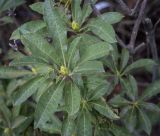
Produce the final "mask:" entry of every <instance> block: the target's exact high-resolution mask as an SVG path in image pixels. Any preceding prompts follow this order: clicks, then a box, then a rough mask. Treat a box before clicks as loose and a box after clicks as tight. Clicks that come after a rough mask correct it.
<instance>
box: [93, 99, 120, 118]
mask: <svg viewBox="0 0 160 136" xmlns="http://www.w3.org/2000/svg"><path fill="white" fill-rule="evenodd" d="M91 104H92V105H93V107H94V109H95V110H97V111H98V112H99V113H100V114H102V115H104V116H106V117H107V118H109V119H113V120H115V119H119V117H118V115H116V114H115V113H114V112H113V111H112V109H111V108H110V107H109V106H108V104H107V103H106V102H105V101H104V100H102V99H99V100H96V101H92V102H91Z"/></svg>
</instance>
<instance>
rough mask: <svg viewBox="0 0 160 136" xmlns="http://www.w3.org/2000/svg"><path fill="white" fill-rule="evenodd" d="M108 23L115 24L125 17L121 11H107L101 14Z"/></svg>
mask: <svg viewBox="0 0 160 136" xmlns="http://www.w3.org/2000/svg"><path fill="white" fill-rule="evenodd" d="M100 17H101V18H102V19H103V20H104V21H105V22H106V23H109V24H115V23H118V22H120V21H121V20H122V18H123V17H124V16H123V15H122V14H121V13H119V12H106V13H104V14H102V15H101V16H100Z"/></svg>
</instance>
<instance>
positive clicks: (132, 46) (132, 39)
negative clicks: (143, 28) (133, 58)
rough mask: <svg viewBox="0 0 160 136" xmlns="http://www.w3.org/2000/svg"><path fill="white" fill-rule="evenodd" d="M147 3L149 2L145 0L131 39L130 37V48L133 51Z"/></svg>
mask: <svg viewBox="0 0 160 136" xmlns="http://www.w3.org/2000/svg"><path fill="white" fill-rule="evenodd" d="M146 4H147V0H143V2H142V4H141V9H140V12H139V15H138V18H137V20H136V22H135V25H134V27H133V30H132V34H131V39H130V42H129V45H128V48H129V49H130V51H131V52H134V46H135V41H136V38H137V33H138V30H139V26H140V24H141V22H142V20H143V18H144V11H145V7H146Z"/></svg>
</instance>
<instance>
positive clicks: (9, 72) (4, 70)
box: [0, 66, 33, 79]
mask: <svg viewBox="0 0 160 136" xmlns="http://www.w3.org/2000/svg"><path fill="white" fill-rule="evenodd" d="M29 75H33V73H32V72H31V71H28V70H22V69H21V70H20V69H16V68H14V67H5V66H4V67H2V66H1V67H0V78H2V79H12V78H17V77H22V76H29Z"/></svg>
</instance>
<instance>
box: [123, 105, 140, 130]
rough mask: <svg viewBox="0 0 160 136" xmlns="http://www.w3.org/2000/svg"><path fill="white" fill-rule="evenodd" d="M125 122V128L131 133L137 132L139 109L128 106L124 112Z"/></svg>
mask: <svg viewBox="0 0 160 136" xmlns="http://www.w3.org/2000/svg"><path fill="white" fill-rule="evenodd" d="M123 112H124V113H123V117H122V119H123V121H124V123H125V126H126V127H127V128H128V130H129V131H130V132H133V131H134V130H135V127H136V126H137V109H136V108H134V107H131V106H128V107H127V108H126V109H125V111H123Z"/></svg>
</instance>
